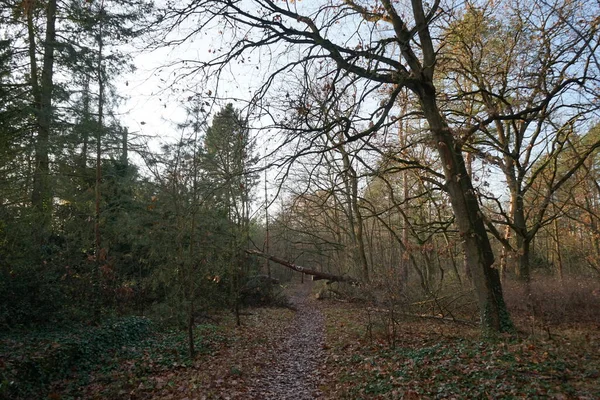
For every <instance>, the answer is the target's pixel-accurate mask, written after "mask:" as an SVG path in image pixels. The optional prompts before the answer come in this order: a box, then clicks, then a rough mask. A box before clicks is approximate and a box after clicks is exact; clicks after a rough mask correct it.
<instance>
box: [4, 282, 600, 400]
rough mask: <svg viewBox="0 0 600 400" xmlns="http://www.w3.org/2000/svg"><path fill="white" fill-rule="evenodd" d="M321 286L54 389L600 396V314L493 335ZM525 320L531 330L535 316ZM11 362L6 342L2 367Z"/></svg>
mask: <svg viewBox="0 0 600 400" xmlns="http://www.w3.org/2000/svg"><path fill="white" fill-rule="evenodd" d="M311 291H312V284H311V283H306V284H304V285H292V286H290V287H289V288H288V289H287V292H288V296H289V298H290V302H291V307H290V308H254V309H250V310H247V311H248V312H247V313H246V315H243V316H242V326H240V327H237V326H236V325H235V319H234V318H232V317H231V316H228V315H224V316H222V320H221V321H220V322H219V323H218V324H215V325H203V326H199V328H198V330H197V332H196V333H197V334H198V342H197V343H198V350H199V354H198V356H197V357H196V358H195V360H193V361H192V360H189V359H187V360H186V358H185V356H183V354H184V353H185V340H184V339H185V336H178V337H177V338H178V339H177V340H181V343H180V344H181V346H180V347H177V346H176V345H171V344H172V343H175V341H176V340H175V339H173V340H172V341H171V342H170V341H169V340H171V339H169V340H166V339H163V340H158V341H155V342H152V343H154V344H151V345H146V344H140V343H138V344H136V345H127V346H123V347H121V348H120V349H119V351H117V352H115V353H111V354H113V355H112V356H111V358H110V361H103V362H102V363H100V364H99V365H97V366H95V367H93V368H92V367H91V368H89V369H87V370H86V371H88V372H86V373H85V374H84V375H85V379H82V377H81V376H79V377H76V374H75V375H73V376H72V377H69V378H65V379H61V380H57V381H53V382H52V383H50V384H49V386H48V387H47V389H48V390H47V391H46V395H45V397H46V398H50V399H69V398H85V399H107V398H110V399H167V400H168V399H178V400H191V399H267V400H268V399H299V400H304V399H326V400H333V399H465V398H468V399H471V398H473V399H501V398H506V399H513V398H523V399H525V398H527V399H529V398H551V399H597V398H600V324H598V325H595V326H591V325H590V324H586V325H585V326H576V325H573V324H571V325H570V326H555V327H552V328H550V327H545V329H538V330H535V329H534V332H533V334H532V332H531V331H528V332H527V333H522V334H520V335H516V336H515V335H512V336H502V337H498V338H495V339H494V340H490V339H486V340H483V339H482V338H481V336H480V333H479V331H478V330H477V328H476V327H471V326H466V325H460V324H456V323H454V322H448V321H438V320H429V319H416V318H409V317H402V318H398V316H397V315H396V316H394V318H393V320H394V321H395V322H394V323H391V321H392V318H390V315H389V313H387V312H385V311H382V310H374V309H369V308H367V307H365V306H364V305H361V304H354V303H344V302H338V301H333V300H325V301H319V300H316V299H315V297H314V296H313V295H311ZM517 322H518V325H519V327H520V328H521V330H522V332H525V331H527V329H528V321H527V320H526V319H523V320H519V319H518V317H517ZM144 343H145V342H144ZM57 346H59V345H58V344H53V345H51V347H57ZM130 347H131V348H130ZM44 348H47V347H44ZM132 348H135V349H134V350H135V351H133V350H132ZM7 363H8V364H10V363H9V362H7ZM7 363H5V365H3V364H2V348H0V369H1V368H2V367H6V364H7ZM111 363H112V364H111ZM109 364H111V365H109ZM71 368H73V367H71ZM0 372H1V371H0ZM3 384H4V385H6V382H4V383H3ZM1 388H2V387H1V386H0V389H1ZM2 393H3V392H2V390H0V398H3V395H2ZM4 393H5V394H6V393H8V392H4ZM7 398H8V397H7ZM25 398H27V397H25Z"/></svg>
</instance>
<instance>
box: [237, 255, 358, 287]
mask: <svg viewBox="0 0 600 400" xmlns="http://www.w3.org/2000/svg"><path fill="white" fill-rule="evenodd" d="M246 253H248V254H252V255H255V256H259V257H264V258H267V259H269V260H271V261H273V262H275V263H277V264H280V265H283V266H284V267H287V268H289V269H292V270H294V271H298V272H301V273H302V274H306V275H312V277H313V280H315V281H317V280H321V279H323V280H328V281H330V282H348V283H352V284H356V285H358V284H360V281H358V280H356V279H354V278H352V277H349V276H346V275H334V274H330V273H327V272H321V271H316V270H314V269H310V268H306V267H302V266H300V265H296V264H294V263H292V262H290V261H286V260H283V259H281V258H278V257H275V256H272V255H270V254H265V253H263V252H262V251H258V250H246Z"/></svg>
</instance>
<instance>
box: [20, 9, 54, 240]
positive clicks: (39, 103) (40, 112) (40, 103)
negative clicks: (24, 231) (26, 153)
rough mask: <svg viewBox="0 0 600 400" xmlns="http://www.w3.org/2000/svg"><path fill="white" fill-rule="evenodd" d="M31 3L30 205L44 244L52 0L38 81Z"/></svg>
mask: <svg viewBox="0 0 600 400" xmlns="http://www.w3.org/2000/svg"><path fill="white" fill-rule="evenodd" d="M33 12H34V10H33V5H29V6H28V9H27V30H28V39H29V59H30V62H31V84H32V90H33V98H34V107H33V108H34V109H35V110H36V115H35V118H36V121H35V123H36V134H37V136H36V139H35V170H34V175H33V191H32V193H31V204H32V206H33V208H34V210H35V212H36V214H37V216H38V221H39V225H38V226H36V232H37V234H36V235H37V236H38V237H37V239H38V243H40V244H44V243H45V242H46V240H47V238H48V235H49V232H50V224H51V219H52V192H51V189H50V187H51V186H50V157H49V140H50V122H51V121H52V90H53V75H54V46H55V41H56V0H49V1H48V4H47V6H46V37H45V40H44V58H43V66H42V75H41V79H40V82H39V83H38V69H37V60H36V46H35V27H34V26H33Z"/></svg>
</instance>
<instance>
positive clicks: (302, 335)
mask: <svg viewBox="0 0 600 400" xmlns="http://www.w3.org/2000/svg"><path fill="white" fill-rule="evenodd" d="M311 288H312V284H310V283H306V284H304V285H297V286H294V287H293V288H292V289H291V290H290V294H289V297H290V301H291V303H292V304H293V306H294V307H295V308H296V309H297V312H296V314H295V316H294V319H293V320H292V322H291V323H290V325H289V327H288V328H287V329H286V334H285V336H284V337H283V338H282V339H281V341H280V343H270V346H269V350H268V352H269V354H266V355H264V356H265V359H266V360H268V365H267V366H265V368H264V369H263V370H262V372H261V374H260V375H259V376H258V377H256V378H254V380H253V382H249V390H248V392H247V395H248V396H249V397H248V398H254V399H282V400H283V399H294V400H309V399H316V398H319V395H320V392H319V390H318V384H319V382H320V374H319V365H320V364H321V363H322V362H323V360H324V355H323V344H324V340H325V329H324V319H323V314H322V313H321V311H320V310H319V308H318V307H317V306H316V304H315V302H316V300H315V299H314V298H312V296H310V291H311Z"/></svg>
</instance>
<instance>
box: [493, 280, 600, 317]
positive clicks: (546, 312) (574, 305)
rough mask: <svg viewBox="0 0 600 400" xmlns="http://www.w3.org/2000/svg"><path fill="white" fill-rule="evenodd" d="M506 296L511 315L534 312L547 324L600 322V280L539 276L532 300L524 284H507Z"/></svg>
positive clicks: (523, 314)
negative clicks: (533, 307) (599, 283)
mask: <svg viewBox="0 0 600 400" xmlns="http://www.w3.org/2000/svg"><path fill="white" fill-rule="evenodd" d="M504 297H505V299H506V303H507V305H508V307H509V310H510V311H511V312H512V313H514V314H516V315H521V316H531V315H532V312H533V311H535V313H536V315H535V317H536V318H538V319H540V320H541V321H542V322H544V323H545V324H550V325H559V324H586V323H600V290H599V289H598V282H597V281H593V280H583V279H579V280H578V279H573V278H569V279H565V280H563V281H560V280H558V279H555V278H544V277H540V278H538V279H536V280H534V281H533V282H531V297H530V298H529V297H528V296H527V291H526V287H525V285H524V284H520V283H517V282H508V283H506V284H505V285H504ZM532 306H535V310H534V309H532Z"/></svg>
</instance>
